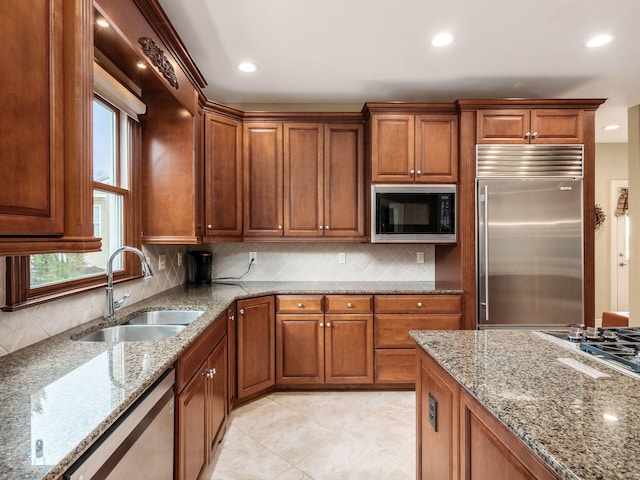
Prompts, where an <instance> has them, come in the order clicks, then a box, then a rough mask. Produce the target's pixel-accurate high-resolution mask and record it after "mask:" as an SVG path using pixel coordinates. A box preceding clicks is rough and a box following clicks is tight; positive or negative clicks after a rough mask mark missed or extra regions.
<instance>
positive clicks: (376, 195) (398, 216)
mask: <svg viewBox="0 0 640 480" xmlns="http://www.w3.org/2000/svg"><path fill="white" fill-rule="evenodd" d="M371 242H374V243H455V242H456V186H455V185H449V184H447V185H433V184H432V185H371Z"/></svg>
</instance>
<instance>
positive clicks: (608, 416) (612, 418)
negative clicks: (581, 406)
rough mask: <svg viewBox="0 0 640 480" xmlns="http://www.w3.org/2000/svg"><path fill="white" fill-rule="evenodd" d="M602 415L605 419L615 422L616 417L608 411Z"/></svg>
mask: <svg viewBox="0 0 640 480" xmlns="http://www.w3.org/2000/svg"><path fill="white" fill-rule="evenodd" d="M602 416H603V417H604V419H605V420H608V421H610V422H617V421H618V417H616V416H615V415H612V414H610V413H605V414H604V415H602Z"/></svg>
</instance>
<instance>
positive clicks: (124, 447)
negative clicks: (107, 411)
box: [63, 369, 175, 480]
mask: <svg viewBox="0 0 640 480" xmlns="http://www.w3.org/2000/svg"><path fill="white" fill-rule="evenodd" d="M174 382H175V372H174V371H173V369H171V370H168V372H167V373H166V374H165V375H164V377H162V378H161V379H160V380H158V381H157V382H156V383H155V384H154V385H153V386H151V387H150V388H149V390H148V391H147V392H145V394H144V395H143V396H142V397H141V398H140V399H139V400H137V401H136V403H134V405H133V406H132V407H131V408H130V409H129V410H128V411H127V412H125V414H124V415H123V416H122V417H121V418H119V419H118V420H117V421H116V423H115V424H114V425H113V426H112V427H111V428H109V430H107V432H106V433H105V434H104V435H103V436H102V437H101V438H100V439H99V440H98V441H97V442H96V444H94V445H92V446H91V448H90V449H89V450H88V451H87V452H86V453H85V454H84V455H83V456H82V457H81V458H80V459H79V460H78V461H77V462H76V463H75V464H74V465H73V466H72V467H71V468H70V469H69V470H68V471H67V472H66V473H65V474H64V475H63V479H64V480H90V479H92V480H102V479H110V480H122V479H125V478H131V479H134V478H135V479H136V480H152V479H153V480H165V479H166V480H172V479H173V445H174V443H173V434H174V388H173V385H174Z"/></svg>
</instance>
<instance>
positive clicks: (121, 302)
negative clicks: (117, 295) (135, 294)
mask: <svg viewBox="0 0 640 480" xmlns="http://www.w3.org/2000/svg"><path fill="white" fill-rule="evenodd" d="M130 296H131V294H129V293H125V294H124V295H123V296H122V298H121V299H120V300H115V301H114V302H113V309H114V310H117V309H118V308H120V307H121V306H122V305H124V302H126V301H127V299H128V298H129V297H130Z"/></svg>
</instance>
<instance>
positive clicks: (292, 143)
mask: <svg viewBox="0 0 640 480" xmlns="http://www.w3.org/2000/svg"><path fill="white" fill-rule="evenodd" d="M363 148H364V147H363V126H362V124H360V123H354V124H349V123H345V124H342V123H327V122H316V123H313V122H284V123H277V122H273V123H252V122H249V123H245V127H244V158H245V160H244V168H245V172H244V177H245V183H244V186H245V196H244V198H245V202H244V203H245V206H244V236H245V237H251V238H256V239H259V238H269V239H279V238H281V237H285V238H287V239H292V238H298V239H301V240H304V239H309V238H314V239H331V238H339V239H341V240H345V239H348V240H354V241H362V240H363V239H364V238H365V237H364V195H363V189H364V173H363V172H364V165H363V160H364V157H363Z"/></svg>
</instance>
